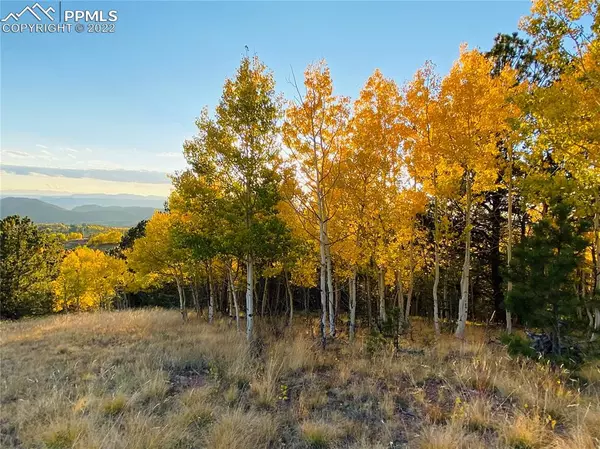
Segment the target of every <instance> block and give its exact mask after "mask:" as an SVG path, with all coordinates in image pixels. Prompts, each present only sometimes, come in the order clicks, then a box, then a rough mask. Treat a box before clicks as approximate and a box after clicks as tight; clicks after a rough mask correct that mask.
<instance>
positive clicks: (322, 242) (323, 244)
mask: <svg viewBox="0 0 600 449" xmlns="http://www.w3.org/2000/svg"><path fill="white" fill-rule="evenodd" d="M317 198H318V202H319V204H318V206H319V255H320V257H321V266H320V289H321V292H320V293H321V329H320V330H321V345H322V346H323V348H324V347H325V344H326V342H327V338H326V336H325V328H326V326H327V260H328V257H327V230H326V224H325V220H324V218H323V217H324V216H325V206H324V204H323V198H322V194H321V192H317Z"/></svg>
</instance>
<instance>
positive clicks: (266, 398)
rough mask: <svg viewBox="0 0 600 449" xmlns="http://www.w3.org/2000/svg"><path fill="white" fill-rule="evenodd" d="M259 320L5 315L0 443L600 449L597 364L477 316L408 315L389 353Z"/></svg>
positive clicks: (161, 314)
mask: <svg viewBox="0 0 600 449" xmlns="http://www.w3.org/2000/svg"><path fill="white" fill-rule="evenodd" d="M257 321H258V323H257V327H258V329H257V331H258V332H257V333H258V338H257V343H255V344H253V345H252V346H251V347H250V346H249V345H248V344H247V343H246V341H245V338H244V334H243V333H236V331H235V326H232V325H230V324H229V320H222V321H220V322H216V323H214V324H212V325H209V324H207V323H206V322H204V321H203V320H199V319H195V318H194V317H192V318H191V319H190V320H189V321H188V322H187V323H182V322H181V318H180V315H179V314H178V313H177V312H176V311H166V310H137V311H123V312H105V313H94V314H91V313H90V314H80V315H70V316H64V315H63V316H53V317H48V318H43V319H35V320H25V321H20V322H14V323H0V337H1V340H0V356H1V365H0V371H1V381H0V384H1V385H0V388H1V390H0V393H1V397H0V447H2V448H13V447H28V448H29V447H36V448H37V447H47V448H84V449H91V448H128V449H150V448H161V449H162V448H204V447H205V448H211V449H212V448H214V449H260V448H284V447H285V448H356V449H357V448H365V449H366V448H403V447H407V448H429V449H433V448H439V449H456V448H487V449H492V448H515V449H516V448H519V449H526V448H534V449H535V448H546V447H550V448H555V449H559V448H560V449H573V448H581V449H596V448H598V447H600V365H598V364H595V365H594V364H588V365H586V366H584V367H583V368H582V369H581V370H580V371H578V372H568V371H566V370H564V369H558V368H552V367H551V366H549V365H548V364H544V363H536V362H534V361H531V360H521V359H518V358H512V357H510V356H508V354H507V353H506V350H505V349H504V348H503V347H502V346H501V345H499V344H497V343H490V342H488V341H489V340H490V335H489V332H490V331H489V329H487V330H486V328H485V327H481V326H471V327H469V328H468V329H467V334H468V339H467V340H466V341H465V342H459V341H456V340H455V339H454V338H453V337H452V336H451V335H444V336H442V338H441V339H440V340H439V341H438V342H435V340H434V339H433V336H432V333H431V331H430V330H429V327H430V326H429V325H426V324H425V323H423V322H419V321H418V320H415V321H414V324H413V332H412V339H408V340H403V341H402V348H404V349H416V350H417V351H415V352H409V351H405V352H400V353H397V354H394V352H393V350H392V348H387V347H385V348H382V349H379V350H377V351H375V352H374V353H373V352H372V351H367V348H370V347H371V346H372V345H370V344H368V341H369V340H368V337H366V336H362V335H360V336H359V337H358V338H357V339H356V341H355V342H354V343H353V344H349V343H348V341H347V339H346V338H345V336H341V337H340V338H338V339H337V340H336V341H335V342H334V343H332V344H330V345H329V346H328V347H327V349H326V350H322V349H321V348H320V347H319V346H318V339H316V338H315V337H314V336H313V335H314V333H315V331H316V329H313V328H311V327H310V319H309V318H306V317H302V316H298V317H297V321H296V323H297V324H296V327H295V328H293V329H284V328H280V327H278V324H277V323H275V322H272V323H267V322H266V321H264V322H261V321H260V319H259V320H257Z"/></svg>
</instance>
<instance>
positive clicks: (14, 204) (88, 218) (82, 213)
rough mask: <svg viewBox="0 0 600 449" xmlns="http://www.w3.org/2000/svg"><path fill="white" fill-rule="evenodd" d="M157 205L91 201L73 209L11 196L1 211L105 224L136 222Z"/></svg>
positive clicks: (50, 220) (39, 219) (43, 220)
mask: <svg viewBox="0 0 600 449" xmlns="http://www.w3.org/2000/svg"><path fill="white" fill-rule="evenodd" d="M155 210H156V208H154V207H120V206H98V205H95V204H87V205H83V206H77V207H75V208H73V209H72V210H67V209H63V208H62V207H59V206H55V205H54V204H49V203H46V202H45V201H41V200H38V199H34V198H14V197H7V198H2V199H1V200H0V215H1V217H2V218H5V217H8V216H9V215H20V216H22V217H29V218H30V219H31V220H32V221H33V222H36V223H65V224H83V223H87V224H98V225H103V226H134V225H135V224H137V223H138V222H139V221H141V220H145V219H147V218H150V217H151V216H152V214H153V213H154V211H155Z"/></svg>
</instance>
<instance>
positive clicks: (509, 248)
mask: <svg viewBox="0 0 600 449" xmlns="http://www.w3.org/2000/svg"><path fill="white" fill-rule="evenodd" d="M508 151H509V155H508V224H507V225H508V229H507V233H508V240H507V242H506V264H507V265H508V267H509V268H510V261H511V259H512V238H513V231H512V221H513V192H512V166H513V160H512V148H509V150H508ZM512 287H513V286H512V282H511V281H508V284H507V286H506V290H507V295H510V292H512ZM504 308H505V309H506V332H507V333H509V334H510V333H511V332H512V314H511V313H510V310H508V307H506V300H505V301H504Z"/></svg>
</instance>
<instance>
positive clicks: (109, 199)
mask: <svg viewBox="0 0 600 449" xmlns="http://www.w3.org/2000/svg"><path fill="white" fill-rule="evenodd" d="M11 197H18V198H32V199H36V200H40V201H43V202H45V203H49V204H54V205H55V206H59V207H62V208H63V209H73V208H74V207H77V206H85V205H90V204H94V205H97V206H120V207H151V208H154V209H162V208H163V206H164V203H165V200H166V198H163V197H160V196H152V195H150V196H142V195H131V194H118V195H106V194H102V193H97V194H55V195H48V194H47V193H44V192H39V191H33V190H32V191H27V192H26V191H23V192H4V193H0V199H1V198H11Z"/></svg>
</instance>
